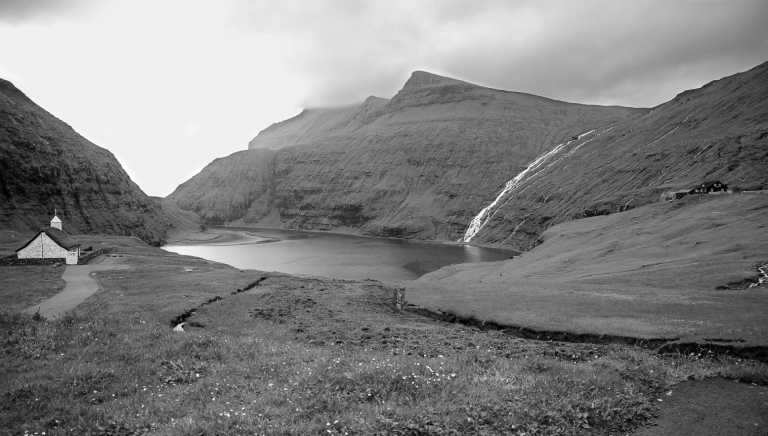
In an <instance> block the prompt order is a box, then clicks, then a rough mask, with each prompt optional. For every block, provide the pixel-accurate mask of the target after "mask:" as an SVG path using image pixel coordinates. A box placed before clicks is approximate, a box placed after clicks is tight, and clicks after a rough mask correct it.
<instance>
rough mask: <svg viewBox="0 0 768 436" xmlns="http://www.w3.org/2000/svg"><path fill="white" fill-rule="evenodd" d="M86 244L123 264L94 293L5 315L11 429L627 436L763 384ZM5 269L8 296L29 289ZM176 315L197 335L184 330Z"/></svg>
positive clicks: (352, 288)
mask: <svg viewBox="0 0 768 436" xmlns="http://www.w3.org/2000/svg"><path fill="white" fill-rule="evenodd" d="M84 242H86V243H87V244H89V245H94V246H97V247H98V246H109V247H112V248H113V250H114V251H113V255H115V256H119V257H117V258H115V259H118V260H119V261H122V262H124V263H125V264H126V265H128V266H129V268H128V269H121V270H116V271H102V272H99V273H97V275H96V278H97V280H98V282H99V285H100V291H99V292H98V293H96V294H94V295H93V296H91V297H90V298H89V299H88V300H86V301H85V302H84V303H83V304H82V305H80V306H79V307H78V308H77V309H76V310H75V311H74V313H72V314H71V315H69V316H67V317H65V318H64V319H61V320H58V321H54V322H48V321H44V320H35V319H33V318H32V317H30V316H26V315H21V314H19V313H17V312H16V308H17V307H16V306H11V307H6V306H3V307H2V308H0V338H1V339H2V340H0V352H2V355H3V358H2V359H0V373H2V374H3V376H2V377H0V399H2V401H0V433H4V434H5V433H7V434H24V433H29V434H35V433H37V434H41V433H42V432H46V434H78V435H81V434H119V435H132V434H163V435H190V434H195V435H199V434H243V435H245V434H248V435H250V434H296V435H306V434H333V435H344V434H543V435H561V434H578V433H585V432H587V433H589V434H601V435H607V434H619V433H621V434H624V433H627V432H629V431H631V430H632V429H634V428H636V427H638V426H640V425H644V424H647V423H648V422H649V421H650V420H651V418H652V416H653V415H654V414H656V413H657V412H658V411H659V409H660V408H662V407H663V406H664V404H666V403H665V401H667V399H668V398H669V394H668V392H669V390H670V389H671V388H670V386H672V385H673V384H675V383H677V382H680V381H682V380H686V379H689V378H690V379H700V378H705V377H712V376H717V375H720V376H724V377H728V378H731V379H740V380H742V381H747V382H754V383H760V384H766V383H768V367H767V366H766V365H765V364H762V363H759V362H750V361H743V360H737V359H732V358H727V357H717V358H711V357H706V356H698V355H689V354H685V355H678V354H670V355H658V354H656V353H654V352H652V351H650V350H647V349H642V348H637V347H630V346H623V345H599V344H569V343H560V342H551V341H547V342H545V341H533V340H524V339H520V338H516V337H513V336H509V335H506V334H503V333H501V332H485V331H481V330H479V329H474V328H467V327H462V326H460V325H455V324H446V323H440V322H435V321H432V320H430V319H428V318H423V317H421V316H418V315H416V314H413V313H408V312H406V313H398V312H397V311H396V310H394V309H393V307H392V305H391V290H390V289H387V288H386V287H383V286H382V285H381V284H379V283H377V282H373V281H363V282H354V281H341V280H320V279H312V278H297V277H290V276H285V275H280V274H269V273H262V272H259V271H240V270H237V269H234V268H230V267H227V266H225V265H221V264H216V263H212V262H206V261H204V260H201V259H195V258H189V257H184V256H178V255H174V254H171V253H167V252H164V251H162V250H159V249H155V248H151V247H148V246H146V245H144V244H141V243H140V242H139V241H137V240H136V239H132V238H121V237H109V238H100V239H91V240H87V241H84ZM8 268H14V267H0V299H2V300H3V301H5V299H6V298H9V297H10V298H12V297H13V296H15V295H18V293H17V290H16V287H15V284H18V283H19V281H18V280H17V279H18V276H14V278H13V279H12V280H9V277H10V275H8V274H5V273H4V270H5V269H8ZM45 268H51V270H50V271H49V272H48V273H47V274H46V284H47V286H48V288H50V289H47V288H46V287H45V286H40V287H37V288H34V289H29V292H28V294H31V293H36V294H39V295H28V296H27V297H26V298H27V299H28V302H30V303H32V302H34V301H37V299H38V298H41V297H44V296H46V295H48V293H50V292H51V291H55V290H56V288H57V287H58V286H60V283H59V282H60V281H59V280H57V278H58V277H59V274H60V270H55V269H52V268H54V267H45ZM19 271H21V270H19ZM29 273H30V274H34V275H35V278H36V277H37V275H38V274H40V272H39V271H32V272H29ZM19 274H21V275H23V274H24V273H23V272H19ZM31 277H32V276H31V275H29V276H28V279H31ZM41 285H42V283H41ZM193 310H194V311H193ZM182 315H184V316H185V317H186V321H187V322H188V325H186V326H185V329H186V331H185V332H184V333H176V332H173V331H172V325H173V324H174V321H173V320H175V319H179V316H182ZM318 321H321V322H318ZM732 384H733V385H736V384H735V383H732ZM755 389H757V388H755ZM760 389H762V390H764V388H760ZM750 425H751V421H750Z"/></svg>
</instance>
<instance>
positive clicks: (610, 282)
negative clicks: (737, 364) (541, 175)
mask: <svg viewBox="0 0 768 436" xmlns="http://www.w3.org/2000/svg"><path fill="white" fill-rule="evenodd" d="M543 239H544V242H543V243H542V244H541V245H539V246H538V247H536V248H534V249H533V250H531V251H529V252H526V253H524V254H522V255H521V256H519V257H516V258H515V259H512V260H509V261H504V262H493V263H490V262H489V263H478V264H461V265H456V266H449V267H446V268H443V269H441V270H438V271H435V272H433V273H430V274H427V275H426V276H423V277H422V278H420V279H419V280H417V281H416V282H414V283H412V284H411V285H410V286H409V289H408V295H407V298H408V300H409V302H411V303H414V304H417V305H420V306H424V307H427V308H431V309H438V310H443V311H447V312H452V313H457V314H459V315H463V316H472V317H475V318H478V319H481V320H489V321H495V322H498V323H501V324H506V325H515V326H524V327H531V328H535V329H541V330H555V331H568V332H574V333H594V334H605V335H623V336H631V337H642V338H679V341H682V342H687V341H692V342H706V343H714V344H736V345H738V346H744V347H746V346H768V292H766V291H767V290H766V288H765V286H760V287H753V288H751V289H749V288H747V285H746V283H748V282H750V281H754V280H755V279H756V278H757V276H758V271H757V267H758V266H759V265H762V264H765V263H768V196H766V195H727V196H703V197H690V198H686V199H684V200H679V201H672V202H663V203H657V204H653V205H649V206H644V207H640V208H637V209H632V210H630V211H627V212H622V213H617V214H612V215H608V216H600V217H594V218H586V219H580V220H576V221H571V222H568V223H564V224H561V225H558V226H555V227H553V228H551V229H549V230H548V231H547V232H546V233H545V234H544V238H543ZM723 288H726V289H723Z"/></svg>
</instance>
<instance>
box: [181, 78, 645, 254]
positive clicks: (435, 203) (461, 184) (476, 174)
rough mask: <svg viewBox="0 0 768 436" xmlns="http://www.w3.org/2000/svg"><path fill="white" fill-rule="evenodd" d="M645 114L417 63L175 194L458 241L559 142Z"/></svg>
mask: <svg viewBox="0 0 768 436" xmlns="http://www.w3.org/2000/svg"><path fill="white" fill-rule="evenodd" d="M645 112H646V110H643V109H630V108H622V107H601V106H588V105H579V104H573V103H566V102H561V101H556V100H550V99H546V98H542V97H537V96H533V95H529V94H522V93H516V92H507V91H500V90H494V89H489V88H484V87H480V86H477V85H473V84H470V83H466V82H462V81H459V80H455V79H449V78H445V77H440V76H437V75H433V74H429V73H425V72H415V73H413V75H412V76H411V78H410V79H409V80H408V81H407V82H406V84H405V85H404V87H403V88H402V90H400V92H398V93H397V95H395V96H394V97H393V98H392V99H390V100H384V99H380V98H375V97H372V98H369V99H367V100H366V101H365V102H364V103H362V104H360V105H357V106H351V107H346V108H341V109H312V110H308V111H305V112H303V113H302V114H300V115H298V116H296V117H294V118H292V119H289V120H286V121H283V122H281V123H277V124H274V125H272V126H270V127H269V128H268V129H265V130H264V131H262V132H261V133H260V134H259V135H258V136H257V137H256V138H254V140H253V141H251V144H250V148H251V150H249V151H244V152H239V153H235V154H234V155H232V156H229V157H226V158H222V159H218V160H216V161H214V162H213V163H211V164H210V165H209V166H208V167H207V168H206V169H205V170H203V171H202V172H201V173H200V174H199V175H197V176H195V177H193V178H192V179H191V180H189V181H188V182H186V183H184V184H182V185H181V186H179V188H177V190H176V191H175V192H174V193H173V194H171V196H170V198H171V199H173V200H174V201H176V202H177V203H178V205H179V206H180V207H182V208H186V209H190V210H195V211H199V212H200V213H201V214H203V215H204V217H206V218H208V219H209V220H214V221H217V222H231V221H240V220H242V221H243V222H246V223H253V224H258V223H262V224H265V223H268V224H271V225H274V224H280V225H283V226H286V227H292V228H305V229H340V228H343V229H352V230H355V231H360V232H363V233H368V234H375V235H384V236H404V237H419V238H425V239H431V238H438V239H448V240H456V239H459V238H460V237H461V236H462V235H463V233H464V230H465V229H466V227H467V224H468V223H469V221H470V220H471V219H472V217H473V216H474V215H475V214H476V213H477V212H478V211H479V210H480V209H482V208H483V207H484V206H485V205H486V204H487V203H488V202H490V201H491V200H493V198H494V197H495V195H496V193H498V191H499V190H500V189H501V187H502V186H503V185H504V183H505V182H506V181H507V179H509V178H510V177H512V176H514V175H515V174H517V173H518V172H519V171H520V170H521V169H522V168H524V167H525V165H526V164H527V163H528V162H529V161H531V160H532V159H534V158H535V157H536V156H537V155H539V154H541V153H542V152H544V151H547V150H549V149H550V148H551V147H552V146H553V144H555V143H557V142H559V141H562V140H565V139H567V138H569V137H571V136H574V135H578V134H580V133H583V132H585V131H587V130H591V129H604V128H607V127H609V126H612V125H614V124H616V123H618V122H620V121H622V120H625V119H628V118H635V117H639V116H641V115H642V114H644V113H645ZM263 148H269V149H275V150H276V151H267V150H262V149H263ZM265 153H271V154H265Z"/></svg>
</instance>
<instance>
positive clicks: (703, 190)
mask: <svg viewBox="0 0 768 436" xmlns="http://www.w3.org/2000/svg"><path fill="white" fill-rule="evenodd" d="M726 191H728V185H726V184H725V183H721V182H719V181H713V182H704V183H702V184H700V185H697V186H694V187H693V188H691V190H690V191H689V192H688V193H689V194H709V193H710V192H726Z"/></svg>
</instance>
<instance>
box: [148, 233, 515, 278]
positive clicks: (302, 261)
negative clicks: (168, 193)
mask: <svg viewBox="0 0 768 436" xmlns="http://www.w3.org/2000/svg"><path fill="white" fill-rule="evenodd" d="M227 230H234V229H232V228H228V229H227ZM241 230H242V232H243V236H244V239H243V240H240V241H234V242H228V243H215V242H214V243H196V244H194V245H192V244H177V245H166V246H165V247H163V248H164V249H166V250H168V251H172V252H174V253H179V254H186V255H190V256H197V257H202V258H204V259H208V260H213V261H216V262H222V263H226V264H229V265H232V266H234V267H236V268H240V269H259V270H264V271H280V272H285V273H289V274H306V275H316V276H326V277H338V278H344V279H366V278H371V279H375V280H411V279H415V278H417V277H419V276H421V275H423V274H426V273H428V272H431V271H434V270H436V269H439V268H441V267H443V266H446V265H451V264H454V263H463V262H484V261H493V260H502V259H509V258H510V257H512V256H513V255H514V252H511V251H507V250H499V249H492V248H478V247H471V246H462V245H447V244H437V243H426V242H412V241H403V240H396V239H383V238H366V237H361V236H347V235H338V234H331V233H319V232H298V231H290V230H274V229H252V228H249V229H241ZM248 235H251V236H258V237H263V238H270V239H274V241H272V242H255V241H253V240H250V241H249V239H248V237H247V236H248Z"/></svg>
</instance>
